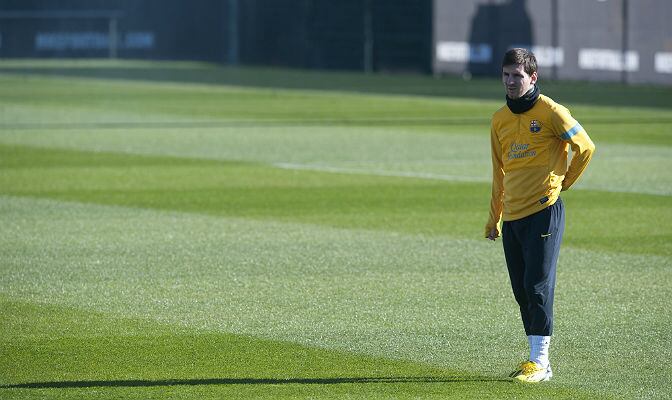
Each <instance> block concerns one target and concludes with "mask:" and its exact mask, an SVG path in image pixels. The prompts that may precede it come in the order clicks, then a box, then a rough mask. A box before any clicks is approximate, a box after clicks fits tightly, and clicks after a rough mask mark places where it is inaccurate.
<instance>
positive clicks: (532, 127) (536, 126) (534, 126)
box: [530, 119, 541, 133]
mask: <svg viewBox="0 0 672 400" xmlns="http://www.w3.org/2000/svg"><path fill="white" fill-rule="evenodd" d="M540 130H541V124H540V123H539V121H537V120H536V119H533V120H532V122H530V132H532V133H537V132H539V131H540Z"/></svg>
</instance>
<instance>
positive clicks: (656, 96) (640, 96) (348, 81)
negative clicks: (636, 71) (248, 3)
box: [0, 60, 672, 109]
mask: <svg viewBox="0 0 672 400" xmlns="http://www.w3.org/2000/svg"><path fill="white" fill-rule="evenodd" d="M0 73H12V74H22V75H30V74H34V75H52V76H68V77H83V78H103V79H124V80H137V81H146V82H177V83H195V84H206V85H228V86H237V87H249V88H266V89H290V90H295V89H301V90H326V91H345V92H354V93H374V94H382V95H390V94H393V95H420V96H430V97H453V98H464V99H477V100H491V101H498V102H502V104H503V102H504V93H503V90H502V88H501V83H500V81H499V79H497V78H496V77H495V78H479V79H474V80H470V81H464V80H462V79H460V78H457V77H443V78H442V79H437V78H434V77H431V76H426V75H387V74H374V75H370V74H363V73H357V72H335V71H316V70H296V69H284V68H270V67H228V66H220V65H217V64H206V63H186V64H185V63H171V62H140V63H137V62H134V61H116V62H113V63H111V64H109V63H108V64H106V63H105V62H104V61H92V62H90V64H87V61H86V60H85V61H82V62H73V61H62V62H60V63H59V62H58V61H57V62H53V63H51V64H49V63H46V64H45V63H40V62H39V61H32V62H26V63H24V64H21V65H17V64H11V63H10V64H6V65H2V64H0ZM541 86H542V91H543V93H544V94H547V95H550V96H551V97H553V98H556V99H557V100H558V101H560V102H561V103H563V104H590V105H603V106H618V107H653V108H664V109H667V108H669V104H670V101H672V90H670V88H669V87H665V86H654V85H638V86H626V85H622V84H619V83H604V82H599V83H594V82H593V83H591V82H562V81H550V80H545V81H542V83H541Z"/></svg>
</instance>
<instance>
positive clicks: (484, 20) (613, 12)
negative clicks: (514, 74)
mask: <svg viewBox="0 0 672 400" xmlns="http://www.w3.org/2000/svg"><path fill="white" fill-rule="evenodd" d="M670 20H672V2H670V1H669V0H630V1H628V0H562V1H560V0H530V1H525V0H510V1H502V0H499V1H497V0H464V1H459V2H457V1H449V0H436V1H435V4H434V61H433V71H434V73H436V74H444V73H450V74H462V75H464V76H465V77H468V76H471V75H493V76H494V75H498V74H499V68H500V62H501V58H502V55H503V53H504V52H505V51H506V50H507V49H508V48H510V47H528V48H531V49H532V50H533V51H534V52H535V53H536V55H537V58H538V62H539V65H540V67H539V72H540V74H541V75H543V76H546V77H550V78H555V79H561V80H591V81H616V82H624V83H655V84H668V85H669V84H672V24H669V21H670Z"/></svg>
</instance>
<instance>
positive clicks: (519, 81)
mask: <svg viewBox="0 0 672 400" xmlns="http://www.w3.org/2000/svg"><path fill="white" fill-rule="evenodd" d="M502 82H503V83H504V88H505V89H506V95H507V96H509V98H510V99H517V98H519V97H520V96H522V95H524V94H525V93H527V91H528V90H530V89H532V86H534V84H535V83H536V82H537V73H536V72H533V73H532V75H528V74H527V72H525V68H524V67H523V66H522V65H521V64H514V65H506V66H504V67H503V68H502Z"/></svg>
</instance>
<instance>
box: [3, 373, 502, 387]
mask: <svg viewBox="0 0 672 400" xmlns="http://www.w3.org/2000/svg"><path fill="white" fill-rule="evenodd" d="M458 382H508V380H507V379H503V378H490V377H464V376H435V377H434V376H401V377H358V378H287V379H280V378H213V379H164V380H142V379H138V380H134V379H129V380H109V381H104V380H100V381H96V380H91V381H60V382H56V381H55V382H30V383H18V384H13V385H3V386H0V388H3V389H55V388H56V389H57V388H61V389H68V388H94V387H154V386H202V385H287V384H299V385H338V384H346V383H350V384H365V383H393V384H394V383H458Z"/></svg>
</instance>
